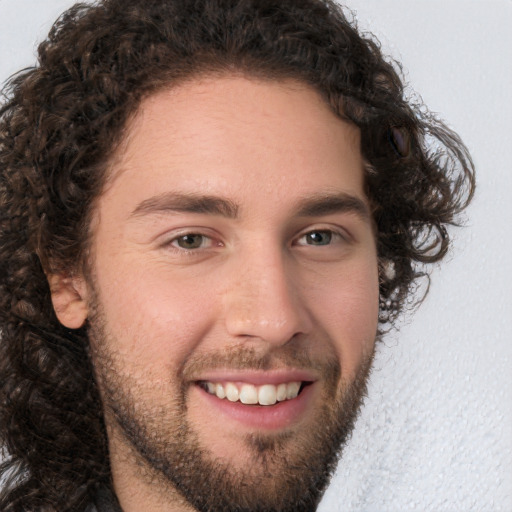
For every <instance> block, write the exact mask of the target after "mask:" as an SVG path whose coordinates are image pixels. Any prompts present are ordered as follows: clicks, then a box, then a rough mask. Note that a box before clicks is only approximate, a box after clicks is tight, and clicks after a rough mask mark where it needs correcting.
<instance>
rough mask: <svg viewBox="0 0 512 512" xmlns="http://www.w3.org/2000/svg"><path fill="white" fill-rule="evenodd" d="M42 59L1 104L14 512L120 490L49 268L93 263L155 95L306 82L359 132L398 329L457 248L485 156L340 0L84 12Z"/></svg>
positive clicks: (386, 295) (81, 344)
mask: <svg viewBox="0 0 512 512" xmlns="http://www.w3.org/2000/svg"><path fill="white" fill-rule="evenodd" d="M38 59H39V60H38V65H37V66H36V67H34V68H31V69H28V70H25V71H23V72H21V73H20V74H18V75H17V76H15V77H14V78H12V79H11V81H10V82H9V83H8V85H7V88H6V90H5V100H4V102H3V106H2V107H1V109H0V173H1V174H0V329H1V342H0V386H1V388H0V399H1V403H2V410H1V415H0V432H1V436H2V438H1V442H2V444H3V446H4V449H5V451H6V457H7V458H6V459H5V460H4V462H3V464H2V472H3V473H4V478H6V479H7V484H4V486H5V488H4V490H3V491H2V492H1V493H0V494H1V495H0V509H1V510H4V511H6V512H14V511H20V512H21V511H26V510H41V511H59V512H62V511H67V510H73V511H82V510H85V508H86V506H87V503H89V502H90V500H91V499H92V496H94V494H95V493H96V491H97V488H98V487H99V486H109V485H110V469H109V464H108V451H107V442H106V434H105V427H104V424H103V419H102V412H101V403H100V398H99V395H98V391H97V388H96V384H95V381H94V376H93V371H92V366H91V363H90V360H89V355H88V343H87V333H86V330H85V329H79V330H75V331H73V330H69V329H66V328H64V327H63V326H62V325H61V324H60V323H59V322H58V320H57V318H56V316H55V313H54V311H53V308H52V304H51V298H50V290H49V286H48V282H47V279H46V274H48V273H67V274H69V275H72V274H73V273H74V272H77V271H80V268H82V269H83V264H84V262H85V261H86V259H87V250H88V241H89V236H88V235H89V231H88V227H89V221H90V214H91V211H92V208H93V206H94V201H95V199H96V198H97V197H98V196H99V194H100V193H101V190H102V188H103V186H104V182H105V180H106V175H107V169H108V163H109V158H110V156H111V155H112V153H113V152H114V150H115V148H116V147H117V145H118V144H119V143H120V141H121V140H122V138H123V130H124V128H125V126H126V123H127V120H128V119H129V118H130V116H132V115H133V114H134V113H135V112H136V110H137V107H138V106H139V104H140V102H141V101H142V100H143V99H144V98H145V97H147V96H148V95H149V94H151V93H152V92H155V91H156V90H158V89H161V88H164V87H172V86H173V85H176V84H178V83H180V82H182V81H184V80H187V79H190V78H193V77H194V76H197V75H199V74H204V73H245V74H248V75H250V76H255V77H261V78H263V79H280V78H294V79H298V80H301V81H303V82H305V83H307V84H309V85H311V86H312V87H314V88H315V89H316V90H317V91H319V92H320V94H322V96H323V97H324V98H325V100H326V101H327V102H328V104H329V105H330V106H331V108H332V109H333V111H334V112H335V113H336V114H337V115H339V116H340V117H341V118H343V119H345V120H349V121H350V122H352V123H354V124H356V125H357V126H358V127H359V128H360V131H361V137H362V142H361V150H362V154H363V156H364V158H365V160H366V164H367V165H366V187H367V194H368V197H369V198H370V201H371V204H372V206H373V208H374V211H373V217H374V222H375V230H376V240H377V247H378V255H379V266H380V270H381V272H380V295H381V313H380V315H381V316H380V321H381V322H382V324H384V323H386V322H390V321H393V320H394V319H395V318H396V315H397V314H398V313H399V312H400V310H401V308H402V307H403V305H404V303H405V301H406V299H407V297H408V296H409V294H410V292H411V290H412V287H413V284H414V282H415V279H416V278H417V277H418V275H419V274H420V273H419V272H418V271H417V270H416V268H417V267H416V264H417V263H418V262H420V263H433V262H437V261H439V260H440V259H441V258H442V257H443V256H444V255H445V254H446V252H447V249H448V247H449V237H448V234H447V230H446V226H447V225H448V224H450V223H454V222H455V221H456V219H457V215H458V214H459V213H460V212H461V210H462V209H463V208H464V207H465V206H466V205H467V204H468V202H469V200H470V199H471V196H472V194H473V190H474V172H473V164H472V162H471V158H470V156H469V154H468V152H467V150H466V148H465V147H464V145H463V144H462V142H461V141H460V140H459V138H458V136H457V135H456V134H455V133H453V132H452V131H450V130H449V129H448V128H447V127H446V126H445V125H444V124H443V123H442V122H440V121H438V120H436V119H435V118H434V117H433V116H430V115H428V114H426V113H425V111H424V110H421V109H420V108H418V107H415V106H413V105H410V104H409V103H408V102H407V100H406V98H405V95H404V86H403V84H402V81H401V79H400V76H399V72H397V70H396V69H395V67H394V66H393V65H392V64H391V63H389V62H387V61H386V60H385V59H384V58H383V56H382V54H381V51H380V48H379V46H378V44H377V43H376V42H375V41H374V40H373V39H372V38H370V37H366V38H365V37H362V36H361V35H360V34H359V33H358V31H357V29H356V27H355V24H354V23H351V22H349V21H348V20H347V19H346V17H345V15H344V14H343V12H342V10H341V9H340V8H339V6H337V5H336V4H334V2H331V1H329V0H180V1H178V0H166V1H163V0H104V1H103V2H101V3H98V4H96V5H87V4H77V5H76V6H74V7H73V8H71V9H70V10H69V11H67V12H66V13H64V15H63V16H62V17H61V18H60V19H59V20H58V21H57V22H56V24H55V25H54V27H53V28H52V30H51V32H50V34H49V36H48V38H47V39H46V40H45V41H44V42H43V43H42V44H41V45H40V46H39V50H38ZM81 266H82V267H81ZM8 477H9V478H8Z"/></svg>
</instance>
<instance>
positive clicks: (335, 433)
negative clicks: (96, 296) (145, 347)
mask: <svg viewBox="0 0 512 512" xmlns="http://www.w3.org/2000/svg"><path fill="white" fill-rule="evenodd" d="M106 325H107V323H106V321H105V318H104V315H103V314H102V310H101V306H100V305H98V304H96V305H95V307H94V308H93V314H92V315H91V317H90V318H89V337H90V341H91V356H92V361H93V366H94V369H95V374H96V378H97V380H98V383H99V388H100V394H101V397H102V401H103V407H104V412H105V417H106V420H107V423H108V422H109V419H110V421H111V423H113V424H114V425H113V429H114V430H115V431H116V432H117V433H119V434H120V436H121V437H122V439H123V441H124V444H125V445H127V446H128V447H129V448H130V451H131V452H132V453H133V454H135V458H136V459H137V462H136V463H137V464H138V466H139V467H138V468H137V471H138V474H139V475H140V477H141V478H144V479H145V480H146V482H147V483H148V484H149V485H150V486H158V488H159V493H160V494H162V495H166V494H168V495H169V496H170V497H171V498H170V499H176V492H177V493H178V495H179V498H180V501H181V502H183V501H184V502H187V503H188V504H189V505H192V507H194V509H196V510H197V511H198V512H224V511H225V512H311V511H314V510H316V508H317V506H318V503H319V501H320V499H321V497H322V494H323V492H324V490H325V488H326V487H327V485H328V483H329V480H330V478H331V475H332V473H333V471H334V469H335V467H336V463H337V460H338V458H339V457H340V455H341V450H342V448H343V446H344V444H345V443H346V441H347V439H348V438H349V436H350V434H351V432H352V429H353V426H354V423H355V420H356V418H357V415H358V413H359V410H360V408H361V405H362V401H363V398H364V396H365V395H366V384H367V380H368V376H369V373H370V369H371V364H372V360H373V354H374V350H373V349H372V351H371V354H368V355H367V356H366V357H365V358H364V360H363V362H362V364H361V365H360V367H359V368H358V369H357V372H356V375H355V378H354V379H353V380H352V382H350V383H348V382H347V381H346V380H345V379H344V378H343V376H342V375H341V370H340V363H339V361H338V359H337V358H335V357H334V356H332V357H331V358H329V359H324V360H316V359H314V358H313V357H312V356H311V354H308V353H306V352H304V351H301V350H297V347H294V346H293V344H292V343H291V344H288V345H287V346H285V347H282V348H280V349H276V350H274V351H273V352H272V353H266V354H265V355H260V354H256V353H255V352H254V350H249V349H244V348H243V347H239V348H237V349H235V350H232V351H227V352H226V351H223V352H222V354H218V353H217V354H203V355H201V356H191V357H190V359H189V360H187V361H186V362H185V363H184V365H183V367H182V371H181V372H180V373H181V375H180V379H179V381H180V386H179V389H177V390H176V391H174V393H173V395H174V398H173V399H172V403H169V402H167V403H166V404H165V405H160V406H157V405H154V404H153V405H148V400H145V399H144V393H143V392H141V390H140V389H138V388H139V386H138V384H137V382H135V381H134V380H132V379H131V378H130V376H129V374H127V372H126V371H123V364H122V362H121V358H120V357H119V355H118V354H115V353H113V352H112V351H111V350H110V347H112V346H117V344H116V343H112V342H113V341H115V338H114V335H113V333H110V332H108V328H107V326H106ZM286 367H288V368H296V369H310V370H311V369H314V370H315V371H316V372H317V374H318V375H321V376H322V380H323V383H324V386H323V387H324V389H323V396H322V400H321V406H320V407H319V408H318V410H317V411H316V415H315V423H314V426H312V427H311V428H307V429H304V428H303V429H299V430H298V431H288V430H286V431H283V432H280V433H265V432H261V433H254V434H251V435H247V436H246V437H245V440H244V446H245V448H246V452H247V454H248V459H247V460H249V461H250V462H248V463H247V464H246V466H244V467H243V468H240V467H239V468H234V467H233V465H231V464H229V463H228V462H226V461H225V460H221V459H219V458H218V457H215V456H214V455H213V454H212V453H211V452H210V451H209V450H208V447H207V446H204V445H202V444H201V442H200V439H199V436H198V434H197V432H196V431H195V430H194V426H193V425H191V424H190V422H189V421H188V418H187V392H188V388H189V386H190V385H192V384H190V381H189V380H187V375H194V374H196V373H197V372H198V370H206V369H214V368H232V369H253V370H256V369H260V370H261V369H265V370H270V369H273V368H286ZM157 388H158V385H157ZM157 388H156V389H154V390H153V392H154V393H155V395H156V394H158V389H157ZM166 395H169V388H167V392H166ZM169 411H172V413H170V412H169ZM203 444H204V443H203ZM167 491H168V492H167Z"/></svg>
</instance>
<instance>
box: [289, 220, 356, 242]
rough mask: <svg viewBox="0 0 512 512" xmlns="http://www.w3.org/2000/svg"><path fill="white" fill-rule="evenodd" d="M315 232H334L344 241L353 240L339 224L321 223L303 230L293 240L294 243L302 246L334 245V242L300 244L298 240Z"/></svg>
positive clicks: (335, 235) (333, 233)
mask: <svg viewBox="0 0 512 512" xmlns="http://www.w3.org/2000/svg"><path fill="white" fill-rule="evenodd" d="M315 232H329V233H332V235H333V237H339V238H340V239H341V240H342V241H344V242H347V243H349V242H350V241H352V236H351V235H350V234H349V233H348V232H347V231H346V230H345V229H343V228H341V227H339V226H333V225H319V226H311V227H308V228H307V229H305V230H302V231H301V232H300V233H299V234H298V235H297V236H296V237H295V238H294V240H293V245H300V246H308V247H328V246H331V245H334V243H330V244H327V245H324V246H322V245H318V246H314V245H311V244H299V243H298V241H299V240H300V239H301V238H303V237H305V236H306V235H308V234H310V233H315Z"/></svg>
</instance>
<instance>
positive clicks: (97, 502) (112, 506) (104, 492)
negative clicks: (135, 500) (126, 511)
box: [85, 489, 123, 512]
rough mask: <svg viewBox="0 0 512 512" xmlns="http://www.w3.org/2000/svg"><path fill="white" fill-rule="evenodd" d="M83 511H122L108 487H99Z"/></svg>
mask: <svg viewBox="0 0 512 512" xmlns="http://www.w3.org/2000/svg"><path fill="white" fill-rule="evenodd" d="M85 512H123V511H122V509H121V506H120V505H119V502H118V501H117V498H116V497H115V496H114V495H113V494H112V493H111V492H110V490H109V489H100V490H99V492H98V494H96V496H95V498H94V502H93V503H91V504H90V505H89V506H88V507H87V508H86V509H85Z"/></svg>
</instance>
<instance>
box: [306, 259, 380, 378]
mask: <svg viewBox="0 0 512 512" xmlns="http://www.w3.org/2000/svg"><path fill="white" fill-rule="evenodd" d="M313 303H314V304H315V316H316V317H317V319H319V320H318V322H319V324H321V326H322V328H323V329H325V330H326V331H327V335H328V337H329V339H330V340H331V341H332V343H333V345H334V349H335V351H336V353H337V355H338V357H339V359H340V361H341V364H342V372H343V374H344V375H346V376H347V377H349V378H352V377H353V376H354V374H355V373H356V371H357V368H358V367H359V365H360V364H361V362H362V361H363V360H364V359H365V358H367V357H368V355H369V354H370V353H371V352H372V350H373V346H374V343H375V336H376V332H377V325H378V313H379V281H378V272H377V263H376V261H375V264H373V260H370V261H368V262H367V264H358V265H354V266H353V268H351V269H350V271H344V272H341V273H340V274H339V275H337V276H335V277H334V278H332V279H331V280H330V282H329V284H328V286H325V287H324V289H323V291H320V290H319V293H317V294H315V297H314V302H313Z"/></svg>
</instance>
